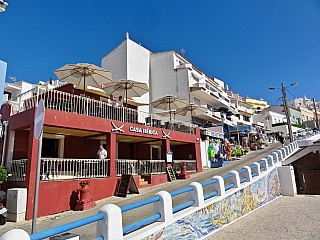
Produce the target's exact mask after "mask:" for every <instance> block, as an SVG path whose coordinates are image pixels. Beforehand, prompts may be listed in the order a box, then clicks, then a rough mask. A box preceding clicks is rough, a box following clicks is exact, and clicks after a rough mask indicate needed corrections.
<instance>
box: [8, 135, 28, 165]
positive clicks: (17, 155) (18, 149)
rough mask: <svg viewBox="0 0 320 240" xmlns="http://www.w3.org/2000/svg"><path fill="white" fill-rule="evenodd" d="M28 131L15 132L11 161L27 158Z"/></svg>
mask: <svg viewBox="0 0 320 240" xmlns="http://www.w3.org/2000/svg"><path fill="white" fill-rule="evenodd" d="M28 142H29V131H23V130H20V131H16V132H15V139H14V147H13V158H12V159H13V160H16V159H27V158H28V146H29V145H28Z"/></svg>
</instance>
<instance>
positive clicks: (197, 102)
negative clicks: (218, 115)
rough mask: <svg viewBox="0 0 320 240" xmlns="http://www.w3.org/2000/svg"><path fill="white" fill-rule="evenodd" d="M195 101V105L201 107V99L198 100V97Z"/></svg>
mask: <svg viewBox="0 0 320 240" xmlns="http://www.w3.org/2000/svg"><path fill="white" fill-rule="evenodd" d="M193 100H194V104H196V105H201V101H200V99H199V98H196V97H195V98H194V99H193Z"/></svg>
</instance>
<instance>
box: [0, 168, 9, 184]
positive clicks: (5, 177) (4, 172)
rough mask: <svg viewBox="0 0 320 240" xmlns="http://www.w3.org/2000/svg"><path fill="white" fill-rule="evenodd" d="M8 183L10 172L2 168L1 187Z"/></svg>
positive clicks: (0, 171) (0, 170)
mask: <svg viewBox="0 0 320 240" xmlns="http://www.w3.org/2000/svg"><path fill="white" fill-rule="evenodd" d="M6 181H8V172H7V169H6V168H5V167H4V166H0V185H1V184H3V183H4V182H6Z"/></svg>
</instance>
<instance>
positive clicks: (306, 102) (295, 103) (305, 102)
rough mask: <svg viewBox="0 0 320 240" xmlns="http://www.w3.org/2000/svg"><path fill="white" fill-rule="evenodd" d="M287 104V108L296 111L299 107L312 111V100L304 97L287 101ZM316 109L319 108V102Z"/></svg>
mask: <svg viewBox="0 0 320 240" xmlns="http://www.w3.org/2000/svg"><path fill="white" fill-rule="evenodd" d="M287 104H288V107H292V108H296V109H299V108H300V107H302V108H307V109H310V110H312V109H314V107H313V101H312V99H309V98H307V97H306V96H304V97H303V98H296V99H293V100H291V101H289V102H288V103H287ZM316 108H320V102H316Z"/></svg>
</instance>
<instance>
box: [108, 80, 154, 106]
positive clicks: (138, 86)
mask: <svg viewBox="0 0 320 240" xmlns="http://www.w3.org/2000/svg"><path fill="white" fill-rule="evenodd" d="M102 89H103V91H105V92H106V93H107V94H108V95H110V94H112V95H116V96H119V95H125V99H126V103H127V99H128V98H129V97H141V96H142V95H144V94H146V93H147V92H149V87H148V85H147V84H146V83H141V82H137V81H134V80H127V79H123V80H120V81H119V82H110V83H108V84H106V85H105V86H104V87H103V88H102Z"/></svg>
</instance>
